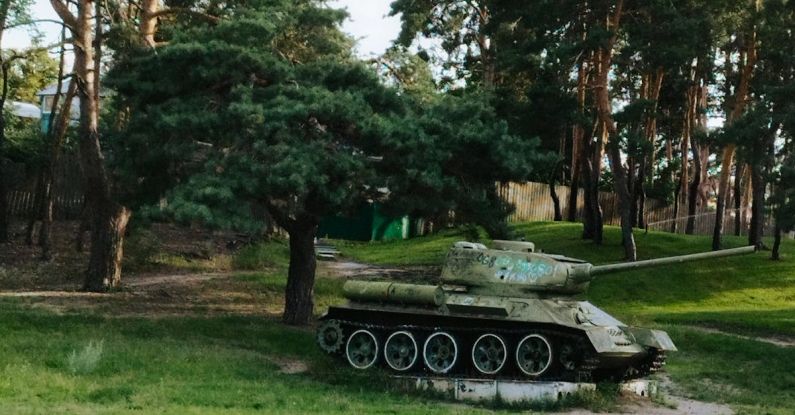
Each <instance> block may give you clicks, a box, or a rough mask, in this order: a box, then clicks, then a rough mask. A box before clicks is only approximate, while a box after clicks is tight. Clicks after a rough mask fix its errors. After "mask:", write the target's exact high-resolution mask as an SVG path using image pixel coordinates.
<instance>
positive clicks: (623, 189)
mask: <svg viewBox="0 0 795 415" xmlns="http://www.w3.org/2000/svg"><path fill="white" fill-rule="evenodd" d="M608 148H609V149H608V155H609V158H610V168H611V169H612V171H613V183H614V186H613V187H614V188H615V191H616V195H617V196H618V209H619V211H620V212H621V243H622V244H623V245H624V259H625V260H627V261H635V260H636V259H637V249H636V246H635V236H634V235H633V234H632V210H631V209H630V207H631V206H630V205H631V204H632V197H631V196H630V194H629V189H627V178H626V173H625V172H624V166H622V165H621V153H620V152H619V149H618V143H610V144H608Z"/></svg>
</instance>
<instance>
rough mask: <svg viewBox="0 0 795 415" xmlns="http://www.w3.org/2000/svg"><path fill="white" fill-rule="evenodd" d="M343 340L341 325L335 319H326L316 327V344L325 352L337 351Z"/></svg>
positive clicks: (340, 348)
mask: <svg viewBox="0 0 795 415" xmlns="http://www.w3.org/2000/svg"><path fill="white" fill-rule="evenodd" d="M344 341H345V335H344V333H343V332H342V325H341V324H340V322H339V321H337V320H326V321H324V322H323V323H321V324H320V326H319V327H318V328H317V344H318V345H319V346H320V348H321V349H322V350H323V351H325V352H326V353H330V354H331V353H337V352H339V351H340V350H342V344H343V342H344Z"/></svg>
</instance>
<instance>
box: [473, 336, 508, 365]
mask: <svg viewBox="0 0 795 415" xmlns="http://www.w3.org/2000/svg"><path fill="white" fill-rule="evenodd" d="M507 358H508V348H507V347H506V346H505V342H504V341H503V340H502V338H500V336H497V335H494V334H490V333H489V334H484V335H482V336H480V337H479V338H478V339H477V340H476V341H475V344H474V345H473V346H472V363H473V364H474V365H475V369H477V371H478V372H480V373H483V374H484V375H493V374H495V373H497V372H499V371H500V369H502V367H503V366H504V365H505V360H506V359H507Z"/></svg>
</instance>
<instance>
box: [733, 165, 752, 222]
mask: <svg viewBox="0 0 795 415" xmlns="http://www.w3.org/2000/svg"><path fill="white" fill-rule="evenodd" d="M747 169H748V165H747V164H746V165H744V167H743V169H742V170H743V174H740V166H739V163H738V166H737V177H735V178H734V191H733V192H732V193H734V194H733V196H734V236H740V230H741V225H742V223H741V211H740V208H741V207H742V198H743V180H742V179H743V178H745V171H746V170H747ZM745 185H746V186H747V185H748V183H745Z"/></svg>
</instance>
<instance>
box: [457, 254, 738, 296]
mask: <svg viewBox="0 0 795 415" xmlns="http://www.w3.org/2000/svg"><path fill="white" fill-rule="evenodd" d="M495 242H496V244H495V249H488V248H486V247H485V246H484V245H482V244H474V243H470V242H458V243H456V244H455V246H454V247H453V249H451V250H450V252H449V253H448V254H447V259H446V261H445V264H444V267H443V268H442V281H443V282H444V283H447V284H457V285H462V286H465V287H469V288H470V291H471V292H473V293H481V294H492V295H504V294H510V295H514V296H515V295H539V294H544V293H545V294H547V295H548V294H555V293H560V294H577V293H581V292H584V291H585V290H586V289H587V287H588V283H589V282H590V281H591V280H592V279H593V278H594V276H596V275H599V274H607V273H611V272H619V271H623V270H628V269H637V268H646V267H653V266H662V265H667V264H675V263H681V262H688V261H697V260H701V259H708V258H718V257H724V256H731V255H741V254H748V253H752V252H754V247H753V246H746V247H741V248H734V249H724V250H721V251H711V252H702V253H697V254H688V255H678V256H673V257H667V258H657V259H649V260H645V261H636V262H624V263H618V264H609V265H591V264H589V263H587V262H585V261H582V260H579V259H574V258H569V257H565V256H562V255H551V254H543V253H536V252H534V250H517V249H510V248H513V246H510V245H507V244H505V241H495ZM508 246H510V248H507V247H508Z"/></svg>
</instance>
